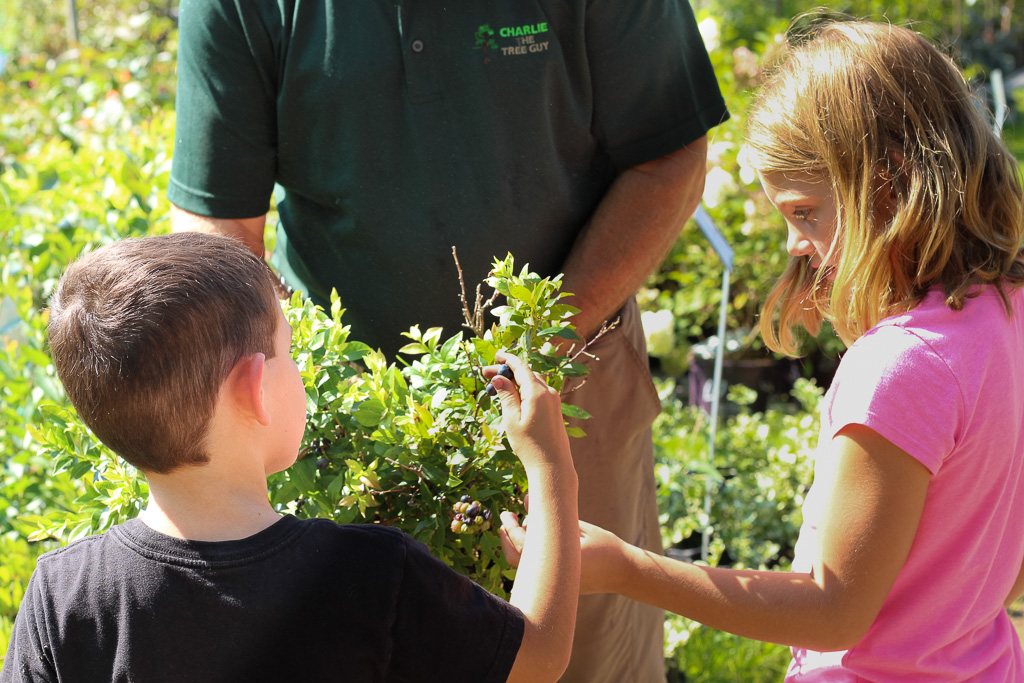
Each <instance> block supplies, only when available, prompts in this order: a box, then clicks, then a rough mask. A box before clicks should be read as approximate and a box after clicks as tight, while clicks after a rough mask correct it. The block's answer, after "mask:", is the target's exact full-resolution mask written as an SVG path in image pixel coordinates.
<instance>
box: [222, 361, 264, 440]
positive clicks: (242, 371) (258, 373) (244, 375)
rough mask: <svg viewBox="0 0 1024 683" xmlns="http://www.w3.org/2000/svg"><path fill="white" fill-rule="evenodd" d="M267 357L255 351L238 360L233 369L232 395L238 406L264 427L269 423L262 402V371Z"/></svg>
mask: <svg viewBox="0 0 1024 683" xmlns="http://www.w3.org/2000/svg"><path fill="white" fill-rule="evenodd" d="M266 367H267V357H266V356H264V355H263V354H262V353H256V354H253V355H252V356H250V357H249V358H245V359H243V360H241V361H239V362H238V365H236V366H235V369H234V371H233V372H232V373H231V374H232V375H234V376H235V377H234V395H235V399H236V401H237V402H238V403H237V405H238V407H239V408H240V409H241V410H243V411H245V412H249V413H251V414H252V416H253V417H255V418H256V421H257V422H259V423H260V424H261V425H263V426H264V427H266V426H268V425H270V414H269V413H268V412H267V408H266V405H264V403H263V373H264V371H265V370H266Z"/></svg>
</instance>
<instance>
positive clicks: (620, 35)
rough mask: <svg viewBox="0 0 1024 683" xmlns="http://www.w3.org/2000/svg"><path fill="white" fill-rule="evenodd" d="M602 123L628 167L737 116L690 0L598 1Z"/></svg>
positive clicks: (597, 88) (592, 41)
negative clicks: (731, 114) (731, 110)
mask: <svg viewBox="0 0 1024 683" xmlns="http://www.w3.org/2000/svg"><path fill="white" fill-rule="evenodd" d="M586 41H587V53H588V58H589V62H590V69H591V83H592V87H593V93H594V129H595V132H596V134H597V136H598V137H599V138H600V139H601V140H602V142H603V143H604V145H605V147H606V149H607V150H608V153H609V155H610V156H611V158H612V161H613V162H614V163H615V165H616V166H617V167H619V168H620V169H622V168H628V167H630V166H635V165H637V164H640V163H643V162H646V161H650V160H652V159H655V158H657V157H660V156H664V155H666V154H669V153H670V152H674V151H676V150H677V149H680V148H682V147H685V146H686V145H688V144H690V143H691V142H693V141H694V140H697V139H699V138H701V137H703V136H704V135H705V134H706V133H707V131H708V130H710V129H711V128H712V127H714V126H717V125H718V124H719V123H721V122H723V121H725V120H726V119H727V118H729V113H728V110H727V109H726V106H725V101H724V100H723V99H722V94H721V91H720V90H719V87H718V81H717V80H716V78H715V72H714V70H713V69H712V66H711V60H710V59H709V57H708V54H707V50H706V49H705V47H704V41H703V39H702V38H701V35H700V32H699V31H698V30H697V22H696V19H695V18H694V16H693V10H692V9H691V8H690V3H689V2H688V1H687V0H635V1H632V2H622V0H594V1H593V2H591V3H590V4H589V6H588V10H587V25H586Z"/></svg>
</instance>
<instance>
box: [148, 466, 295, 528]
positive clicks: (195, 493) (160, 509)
mask: <svg viewBox="0 0 1024 683" xmlns="http://www.w3.org/2000/svg"><path fill="white" fill-rule="evenodd" d="M147 479H148V481H149V502H148V504H147V505H146V509H145V510H144V511H143V512H142V514H141V515H140V518H141V519H142V521H143V522H144V523H145V524H146V526H148V527H150V528H151V529H153V530H154V531H159V532H160V533H163V534H166V535H168V536H173V537H175V538H184V539H188V540H191V541H233V540H238V539H242V538H247V537H249V536H252V535H253V534H256V533H259V532H260V531H263V530H264V529H266V528H267V527H269V526H271V525H272V524H273V523H274V522H276V521H278V520H279V519H281V515H280V514H278V513H277V512H275V511H274V509H273V507H271V505H270V501H269V500H268V498H267V486H266V478H265V477H263V476H260V477H253V480H252V481H249V482H246V481H242V480H239V479H237V478H230V477H221V476H217V473H216V472H215V471H211V465H200V466H193V467H186V468H181V469H180V470H175V471H174V472H172V473H170V474H162V475H161V474H151V473H150V474H148V475H147Z"/></svg>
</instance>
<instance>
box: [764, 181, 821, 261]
mask: <svg viewBox="0 0 1024 683" xmlns="http://www.w3.org/2000/svg"><path fill="white" fill-rule="evenodd" d="M760 177H761V186H762V187H763V188H764V191H765V194H767V195H768V200H769V201H771V203H772V204H773V205H774V206H775V208H776V209H778V210H779V211H781V212H782V215H783V216H784V217H785V218H786V225H787V226H788V228H789V234H788V237H787V239H786V251H788V252H789V253H790V255H792V256H807V257H809V261H810V266H811V267H812V268H818V267H820V266H822V265H823V264H824V265H825V266H826V267H827V266H830V265H833V264H834V260H835V256H834V255H833V262H826V260H827V258H828V252H829V249H830V248H831V247H832V240H833V238H834V237H835V234H836V222H837V212H836V200H835V197H834V196H833V195H832V186H831V185H830V184H829V183H828V182H827V181H826V180H825V179H824V178H822V177H821V176H820V175H814V174H810V173H783V172H779V171H776V172H773V173H761V174H760Z"/></svg>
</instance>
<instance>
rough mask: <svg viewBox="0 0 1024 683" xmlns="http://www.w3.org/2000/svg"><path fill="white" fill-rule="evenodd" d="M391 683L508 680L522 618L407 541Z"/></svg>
mask: <svg viewBox="0 0 1024 683" xmlns="http://www.w3.org/2000/svg"><path fill="white" fill-rule="evenodd" d="M405 544H406V558H405V569H404V574H403V578H402V585H401V588H400V592H399V596H398V600H397V603H396V607H395V623H394V627H393V629H392V632H393V635H394V638H393V643H394V645H393V648H392V655H391V662H390V675H391V676H392V678H389V680H396V681H422V680H432V679H434V678H442V677H443V678H444V679H445V680H447V681H466V682H467V683H486V682H490V681H493V682H494V683H498V682H503V681H505V680H507V678H508V674H509V672H510V671H511V669H512V664H513V663H514V662H515V658H516V654H518V652H519V646H520V644H521V643H522V639H523V628H524V619H523V615H522V613H521V612H520V611H519V610H518V609H516V608H515V607H513V606H512V605H510V604H509V603H507V602H505V601H504V600H502V599H500V598H498V597H497V596H495V595H492V594H491V593H488V592H487V591H485V590H484V589H483V588H481V587H480V586H479V585H477V584H476V583H474V582H472V581H471V580H469V579H468V578H466V577H465V576H462V575H461V574H458V573H456V572H455V571H454V570H453V569H451V568H450V567H449V566H448V565H446V564H445V563H444V562H442V561H441V560H439V559H437V558H436V557H434V556H432V555H431V554H430V551H429V550H428V549H427V547H426V546H425V545H424V544H422V543H420V542H418V541H415V540H413V539H412V538H411V537H409V536H405Z"/></svg>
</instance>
